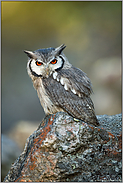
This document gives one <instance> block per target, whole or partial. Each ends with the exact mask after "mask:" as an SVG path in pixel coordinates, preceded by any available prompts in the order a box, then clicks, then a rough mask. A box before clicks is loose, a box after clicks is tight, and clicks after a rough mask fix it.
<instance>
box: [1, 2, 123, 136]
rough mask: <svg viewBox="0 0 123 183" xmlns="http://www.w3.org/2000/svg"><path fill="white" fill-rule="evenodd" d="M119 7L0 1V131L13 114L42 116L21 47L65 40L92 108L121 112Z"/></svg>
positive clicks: (115, 4) (114, 4)
mask: <svg viewBox="0 0 123 183" xmlns="http://www.w3.org/2000/svg"><path fill="white" fill-rule="evenodd" d="M121 7H122V4H121V2H120V1H119V2H118V1H79V2H72V1H69V2H65V1H62V2H44V1H37V2H34V1H32V2H31V1H29V2H28V1H25V2H24V1H21V2H19V1H10V2H9V1H6V2H4V1H3V2H1V10H2V15H1V17H2V132H3V133H7V132H8V131H9V130H11V129H12V128H13V126H14V125H15V124H16V123H17V122H18V121H19V120H28V121H41V119H42V118H43V117H44V113H43V109H42V107H41V106H40V102H39V99H38V97H37V94H36V91H35V90H34V88H33V86H32V82H31V79H30V78H29V76H28V74H27V71H26V64H27V56H26V55H25V54H24V52H23V50H25V49H26V50H32V51H34V50H36V49H39V48H47V47H57V46H59V45H61V44H63V43H64V44H66V46H67V48H66V49H65V50H64V53H65V55H66V56H67V57H68V60H69V61H70V62H71V63H72V64H73V65H74V66H76V67H79V68H80V69H82V70H83V71H84V72H86V73H87V75H88V76H89V78H90V79H91V81H92V85H93V90H94V94H93V95H92V99H93V101H94V104H95V109H96V114H109V115H111V114H116V113H120V112H121ZM37 124H38V123H37Z"/></svg>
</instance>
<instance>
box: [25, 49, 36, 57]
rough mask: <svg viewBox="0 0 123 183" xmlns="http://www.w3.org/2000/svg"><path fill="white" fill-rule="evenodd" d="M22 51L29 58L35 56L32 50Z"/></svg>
mask: <svg viewBox="0 0 123 183" xmlns="http://www.w3.org/2000/svg"><path fill="white" fill-rule="evenodd" d="M24 53H26V54H27V56H28V57H29V58H34V59H36V58H37V57H36V55H35V54H34V53H33V52H32V51H26V50H24Z"/></svg>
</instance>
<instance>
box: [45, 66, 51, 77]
mask: <svg viewBox="0 0 123 183" xmlns="http://www.w3.org/2000/svg"><path fill="white" fill-rule="evenodd" d="M45 71H46V77H47V78H48V76H49V73H50V70H49V68H48V67H46V69H45Z"/></svg>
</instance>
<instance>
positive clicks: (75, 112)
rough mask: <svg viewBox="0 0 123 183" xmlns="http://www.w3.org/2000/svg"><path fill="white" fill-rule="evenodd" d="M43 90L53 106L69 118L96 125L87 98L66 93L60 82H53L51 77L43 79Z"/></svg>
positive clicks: (69, 92)
mask: <svg viewBox="0 0 123 183" xmlns="http://www.w3.org/2000/svg"><path fill="white" fill-rule="evenodd" d="M42 81H43V85H44V88H45V90H46V92H47V94H48V95H49V97H50V99H51V100H52V102H53V104H54V105H56V106H58V107H61V108H62V109H63V110H64V111H66V112H68V113H69V114H70V115H71V116H73V117H75V118H78V119H81V120H83V121H85V122H89V123H92V124H95V125H98V122H97V118H96V116H95V112H94V105H93V102H92V100H91V98H90V97H89V96H86V95H84V94H83V95H82V96H81V97H79V96H78V95H76V94H74V93H73V92H71V91H66V90H65V89H64V86H63V85H61V83H60V82H58V81H56V80H54V79H53V78H52V76H50V77H49V78H46V79H43V80H42Z"/></svg>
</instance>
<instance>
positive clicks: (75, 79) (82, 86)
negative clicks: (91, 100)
mask: <svg viewBox="0 0 123 183" xmlns="http://www.w3.org/2000/svg"><path fill="white" fill-rule="evenodd" d="M59 75H61V76H62V77H63V78H67V79H68V80H69V82H70V85H71V87H72V88H74V89H75V90H76V91H78V92H79V93H83V94H85V95H87V96H89V95H90V94H91V93H92V92H93V90H92V84H91V81H90V79H89V78H88V77H87V75H86V73H84V72H83V71H82V70H80V69H79V68H76V67H73V66H72V67H71V68H70V69H61V70H60V71H59Z"/></svg>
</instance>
